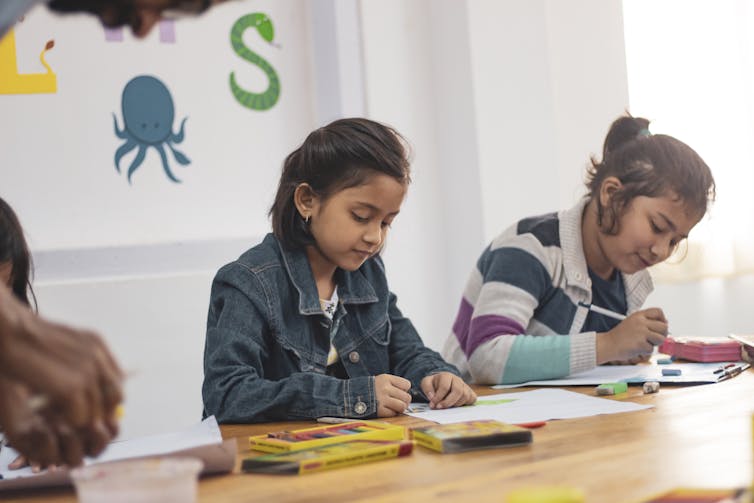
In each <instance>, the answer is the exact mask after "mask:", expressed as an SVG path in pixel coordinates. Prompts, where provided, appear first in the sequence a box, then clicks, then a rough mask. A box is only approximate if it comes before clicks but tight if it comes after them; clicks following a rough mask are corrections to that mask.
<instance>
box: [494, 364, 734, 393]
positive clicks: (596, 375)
mask: <svg viewBox="0 0 754 503" xmlns="http://www.w3.org/2000/svg"><path fill="white" fill-rule="evenodd" d="M728 363H731V362H721V363H675V362H673V363H671V364H668V365H657V364H648V365H598V366H597V367H595V368H593V369H592V370H586V371H584V372H579V373H577V374H572V375H569V376H567V377H564V378H562V379H549V380H546V381H529V382H525V383H521V384H498V385H496V386H492V387H493V388H495V389H507V388H518V387H521V386H581V385H590V384H591V385H594V386H597V385H599V384H602V383H606V382H628V383H643V382H646V381H658V382H663V383H676V384H692V383H696V384H703V383H713V382H717V381H718V377H719V375H718V374H715V370H717V369H719V368H720V367H722V366H724V365H727V364H728ZM732 363H734V364H735V365H737V366H746V365H747V364H746V363H745V362H732ZM664 368H665V369H680V371H681V375H679V376H664V375H662V369H664Z"/></svg>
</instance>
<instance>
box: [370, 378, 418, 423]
mask: <svg viewBox="0 0 754 503" xmlns="http://www.w3.org/2000/svg"><path fill="white" fill-rule="evenodd" d="M410 390H411V381H409V380H408V379H404V378H402V377H398V376H394V375H392V374H380V375H378V376H376V377H375V378H374V393H375V396H376V397H377V417H391V416H397V415H398V414H403V413H404V412H405V411H406V409H407V408H408V406H409V405H410V404H411V394H410V393H409V391H410Z"/></svg>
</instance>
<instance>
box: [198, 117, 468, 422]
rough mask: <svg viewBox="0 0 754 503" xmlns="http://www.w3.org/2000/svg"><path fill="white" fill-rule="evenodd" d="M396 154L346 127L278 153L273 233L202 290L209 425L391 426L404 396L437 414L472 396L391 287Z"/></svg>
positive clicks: (387, 144)
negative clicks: (385, 251) (206, 302)
mask: <svg viewBox="0 0 754 503" xmlns="http://www.w3.org/2000/svg"><path fill="white" fill-rule="evenodd" d="M404 145H405V141H404V140H403V138H402V137H401V136H400V135H399V134H398V133H397V132H396V131H394V130H393V129H391V128H389V127H386V126H384V125H382V124H379V123H377V122H373V121H370V120H367V119H342V120H338V121H335V122H333V123H331V124H329V125H327V126H325V127H323V128H320V129H318V130H316V131H314V132H312V133H311V134H310V135H309V136H308V137H307V138H306V140H305V141H304V143H303V145H301V147H299V148H298V149H296V150H295V151H293V152H292V153H291V154H290V155H289V156H288V157H287V158H286V160H285V163H284V165H283V173H282V177H281V179H280V186H279V188H278V192H277V196H276V198H275V202H274V204H273V206H272V208H271V210H270V215H271V216H272V227H273V233H272V234H268V235H267V236H266V237H265V239H264V241H263V242H262V243H261V244H259V245H258V246H255V247H253V248H251V249H250V250H248V251H247V252H246V253H244V254H243V255H241V257H240V258H239V259H238V260H236V261H235V262H232V263H230V264H228V265H226V266H224V267H223V268H221V269H220V270H219V271H218V273H217V275H216V277H215V280H214V283H213V285H212V294H211V299H210V306H209V315H208V319H207V338H206V345H205V350H204V384H203V386H202V395H203V399H204V415H205V416H208V415H211V414H214V415H215V416H216V417H217V419H218V420H219V421H220V422H224V423H245V422H261V421H279V420H292V419H307V418H316V417H320V416H343V417H352V418H367V417H375V416H378V417H388V416H395V415H397V414H401V413H403V412H404V411H405V410H406V408H407V407H408V406H409V404H410V403H411V401H412V399H419V400H423V401H429V404H430V406H431V407H432V408H438V409H441V408H446V407H455V406H459V405H466V404H471V403H473V402H474V401H475V400H476V395H475V394H474V392H473V391H472V390H471V388H469V386H468V385H466V383H464V381H463V380H462V379H461V378H460V377H459V376H458V370H457V369H456V368H455V367H453V366H452V365H449V364H448V363H446V362H445V361H444V360H443V359H442V357H440V355H439V354H437V353H436V352H434V351H432V350H430V349H429V348H426V347H425V346H424V344H423V343H422V341H421V339H420V337H419V335H418V334H417V332H416V330H415V329H414V327H413V325H412V324H411V322H410V321H409V320H408V319H407V318H405V317H404V316H403V314H402V313H401V312H400V310H399V309H398V307H397V305H396V297H395V295H393V294H392V293H391V292H390V290H389V289H388V285H387V279H386V277H385V266H384V264H383V262H382V259H381V258H380V255H379V252H380V250H381V248H382V246H383V245H384V243H385V237H386V235H387V231H388V229H389V228H390V225H391V223H392V222H393V219H394V218H395V217H396V215H397V214H398V212H399V211H400V207H401V204H402V203H403V199H404V197H405V195H406V190H407V187H408V183H409V181H410V178H409V161H408V153H407V150H406V148H405V146H404Z"/></svg>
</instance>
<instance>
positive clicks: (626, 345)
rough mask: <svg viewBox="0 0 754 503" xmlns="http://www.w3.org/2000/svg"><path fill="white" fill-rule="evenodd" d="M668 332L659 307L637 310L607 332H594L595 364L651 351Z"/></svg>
mask: <svg viewBox="0 0 754 503" xmlns="http://www.w3.org/2000/svg"><path fill="white" fill-rule="evenodd" d="M667 333H668V320H667V319H665V314H664V313H663V312H662V309H659V308H656V307H653V308H649V309H644V310H642V311H637V312H635V313H633V314H631V315H630V316H628V317H627V318H626V319H625V320H623V321H621V322H620V323H619V324H618V325H617V326H616V327H615V328H613V329H612V330H610V331H609V332H603V333H599V334H597V364H598V365H601V364H603V363H607V362H614V361H621V362H628V361H632V360H635V359H636V358H642V357H646V356H648V355H650V354H652V350H653V349H654V346H659V345H660V344H662V342H663V341H664V340H665V336H666V335H667Z"/></svg>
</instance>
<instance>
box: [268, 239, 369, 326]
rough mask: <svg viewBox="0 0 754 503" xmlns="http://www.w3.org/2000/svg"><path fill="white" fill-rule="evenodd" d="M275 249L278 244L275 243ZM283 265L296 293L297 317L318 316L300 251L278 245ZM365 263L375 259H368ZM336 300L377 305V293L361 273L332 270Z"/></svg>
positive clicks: (309, 274) (314, 290) (309, 273)
mask: <svg viewBox="0 0 754 503" xmlns="http://www.w3.org/2000/svg"><path fill="white" fill-rule="evenodd" d="M278 246H280V244H279V243H278ZM280 252H281V255H282V257H283V264H284V265H285V269H286V271H287V272H288V276H289V277H290V279H291V282H292V283H293V285H294V286H295V287H296V290H297V291H298V293H299V301H298V310H299V312H300V313H301V314H305V315H308V314H321V313H322V307H321V306H320V304H319V294H318V293H317V284H316V283H315V281H314V275H313V274H312V268H311V266H310V265H309V259H308V257H307V256H306V251H305V250H304V249H295V250H286V249H285V248H283V247H282V246H280ZM369 260H376V259H375V258H370V259H369ZM335 282H336V284H337V286H338V298H339V299H340V302H341V303H342V304H370V303H373V302H377V300H378V298H377V294H376V293H375V291H374V288H373V287H372V285H371V284H370V283H369V281H367V279H366V278H365V277H364V275H363V274H362V272H361V270H357V271H353V272H349V271H344V270H342V269H337V270H336V271H335Z"/></svg>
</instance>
